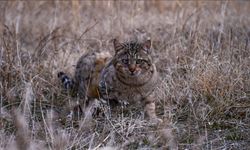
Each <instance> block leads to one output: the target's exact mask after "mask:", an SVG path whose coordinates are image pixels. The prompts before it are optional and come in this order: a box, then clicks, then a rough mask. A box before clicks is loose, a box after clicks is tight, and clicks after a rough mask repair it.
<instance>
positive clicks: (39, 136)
mask: <svg viewBox="0 0 250 150" xmlns="http://www.w3.org/2000/svg"><path fill="white" fill-rule="evenodd" d="M0 4H1V5H0V8H1V9H0V12H1V13H0V31H1V32H0V37H1V39H0V133H1V134H0V141H1V142H0V149H247V148H248V147H250V141H249V136H250V135H249V133H250V128H249V124H250V122H249V121H250V119H249V112H250V111H249V110H250V101H249V99H250V98H249V97H250V65H249V64H250V45H249V40H250V28H249V24H250V18H249V13H250V12H249V7H250V3H249V2H247V1H239V2H238V1H222V2H220V1H214V2H210V1H205V2H203V1H187V2H186V1H161V0H153V1H96V0H94V1H39V2H32V1H29V2H27V1H1V2H0ZM131 36H137V37H139V38H144V37H151V39H152V41H153V48H154V49H155V51H154V56H155V61H156V63H157V67H158V70H159V72H160V74H161V77H162V78H161V80H162V82H161V84H160V85H159V87H158V89H157V92H158V93H159V94H158V96H157V97H156V100H157V107H158V108H157V111H158V112H157V113H158V115H159V116H160V117H161V118H162V119H163V120H164V122H163V123H162V124H160V125H158V126H155V125H152V124H149V123H148V122H147V121H145V120H144V119H143V115H142V114H141V111H140V110H138V108H133V106H131V107H129V108H114V110H112V111H109V109H108V108H103V110H105V111H104V113H103V114H99V115H98V114H97V115H96V116H95V117H94V118H92V119H91V117H90V118H88V117H83V116H81V114H80V113H78V114H77V115H76V114H74V111H73V110H72V109H73V108H74V106H75V105H76V104H77V103H78V102H77V100H76V99H77V98H74V97H71V96H70V94H69V93H68V92H67V91H65V90H64V89H63V88H62V87H61V85H60V83H59V81H58V80H57V73H58V72H59V71H62V70H63V71H65V72H67V73H69V74H71V75H72V74H73V72H74V66H75V64H76V62H77V61H76V60H77V59H78V58H79V56H80V55H82V54H83V53H86V52H88V51H108V52H110V53H111V54H113V47H112V44H110V40H111V39H113V38H114V37H119V38H121V39H125V40H126V39H128V38H129V37H131ZM94 105H96V104H95V103H93V106H94ZM93 109H94V108H93Z"/></svg>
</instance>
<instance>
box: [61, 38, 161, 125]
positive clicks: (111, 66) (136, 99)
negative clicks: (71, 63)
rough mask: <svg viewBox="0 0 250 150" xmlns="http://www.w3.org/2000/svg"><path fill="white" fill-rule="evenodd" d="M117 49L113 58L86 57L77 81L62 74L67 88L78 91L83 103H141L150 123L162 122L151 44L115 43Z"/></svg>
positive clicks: (77, 75)
mask: <svg viewBox="0 0 250 150" xmlns="http://www.w3.org/2000/svg"><path fill="white" fill-rule="evenodd" d="M114 49H115V55H114V56H113V57H110V55H103V56H102V55H101V54H100V53H87V54H85V55H83V56H82V57H81V58H80V59H79V60H78V62H77V65H76V70H75V77H74V81H73V80H72V79H70V78H69V77H68V76H66V75H65V74H64V73H59V74H58V77H59V78H60V79H61V80H62V82H63V84H64V87H65V88H66V89H68V88H73V89H75V90H76V92H77V94H78V96H79V97H80V98H81V99H84V100H87V99H90V98H99V97H102V98H103V99H104V100H109V101H110V102H111V103H112V102H113V101H118V102H121V103H123V104H125V103H126V104H128V103H130V104H137V103H141V104H143V106H144V110H145V113H146V115H147V116H148V117H149V118H150V120H154V121H157V122H159V121H161V120H160V119H158V118H157V116H156V113H155V99H154V93H155V92H154V90H155V88H156V86H157V84H158V73H157V70H156V66H155V64H154V62H153V59H152V56H151V41H150V40H147V41H145V42H143V43H139V42H134V41H131V42H125V43H120V42H118V41H117V40H114ZM100 56H102V57H100ZM139 105H140V104H139Z"/></svg>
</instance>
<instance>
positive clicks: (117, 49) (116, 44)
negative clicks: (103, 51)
mask: <svg viewBox="0 0 250 150" xmlns="http://www.w3.org/2000/svg"><path fill="white" fill-rule="evenodd" d="M113 44H114V49H115V53H117V52H119V51H120V50H121V49H122V44H121V43H120V42H119V41H118V40H117V39H116V38H115V39H113Z"/></svg>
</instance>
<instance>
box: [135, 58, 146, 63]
mask: <svg viewBox="0 0 250 150" xmlns="http://www.w3.org/2000/svg"><path fill="white" fill-rule="evenodd" d="M143 62H145V61H144V60H143V59H137V60H136V64H142V63H143Z"/></svg>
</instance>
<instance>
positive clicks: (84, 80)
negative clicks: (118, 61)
mask: <svg viewBox="0 0 250 150" xmlns="http://www.w3.org/2000/svg"><path fill="white" fill-rule="evenodd" d="M110 58H111V54H110V53H109V52H89V53H86V54H84V55H82V56H81V57H80V59H79V60H78V62H77V65H76V69H75V81H76V89H78V93H80V95H86V94H85V93H86V91H87V96H88V97H94V98H98V97H99V94H98V82H99V81H100V80H99V79H100V74H101V71H102V69H103V68H104V66H105V65H106V63H107V61H108V60H109V59H110ZM82 92H85V93H82ZM81 93H82V94H81Z"/></svg>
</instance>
